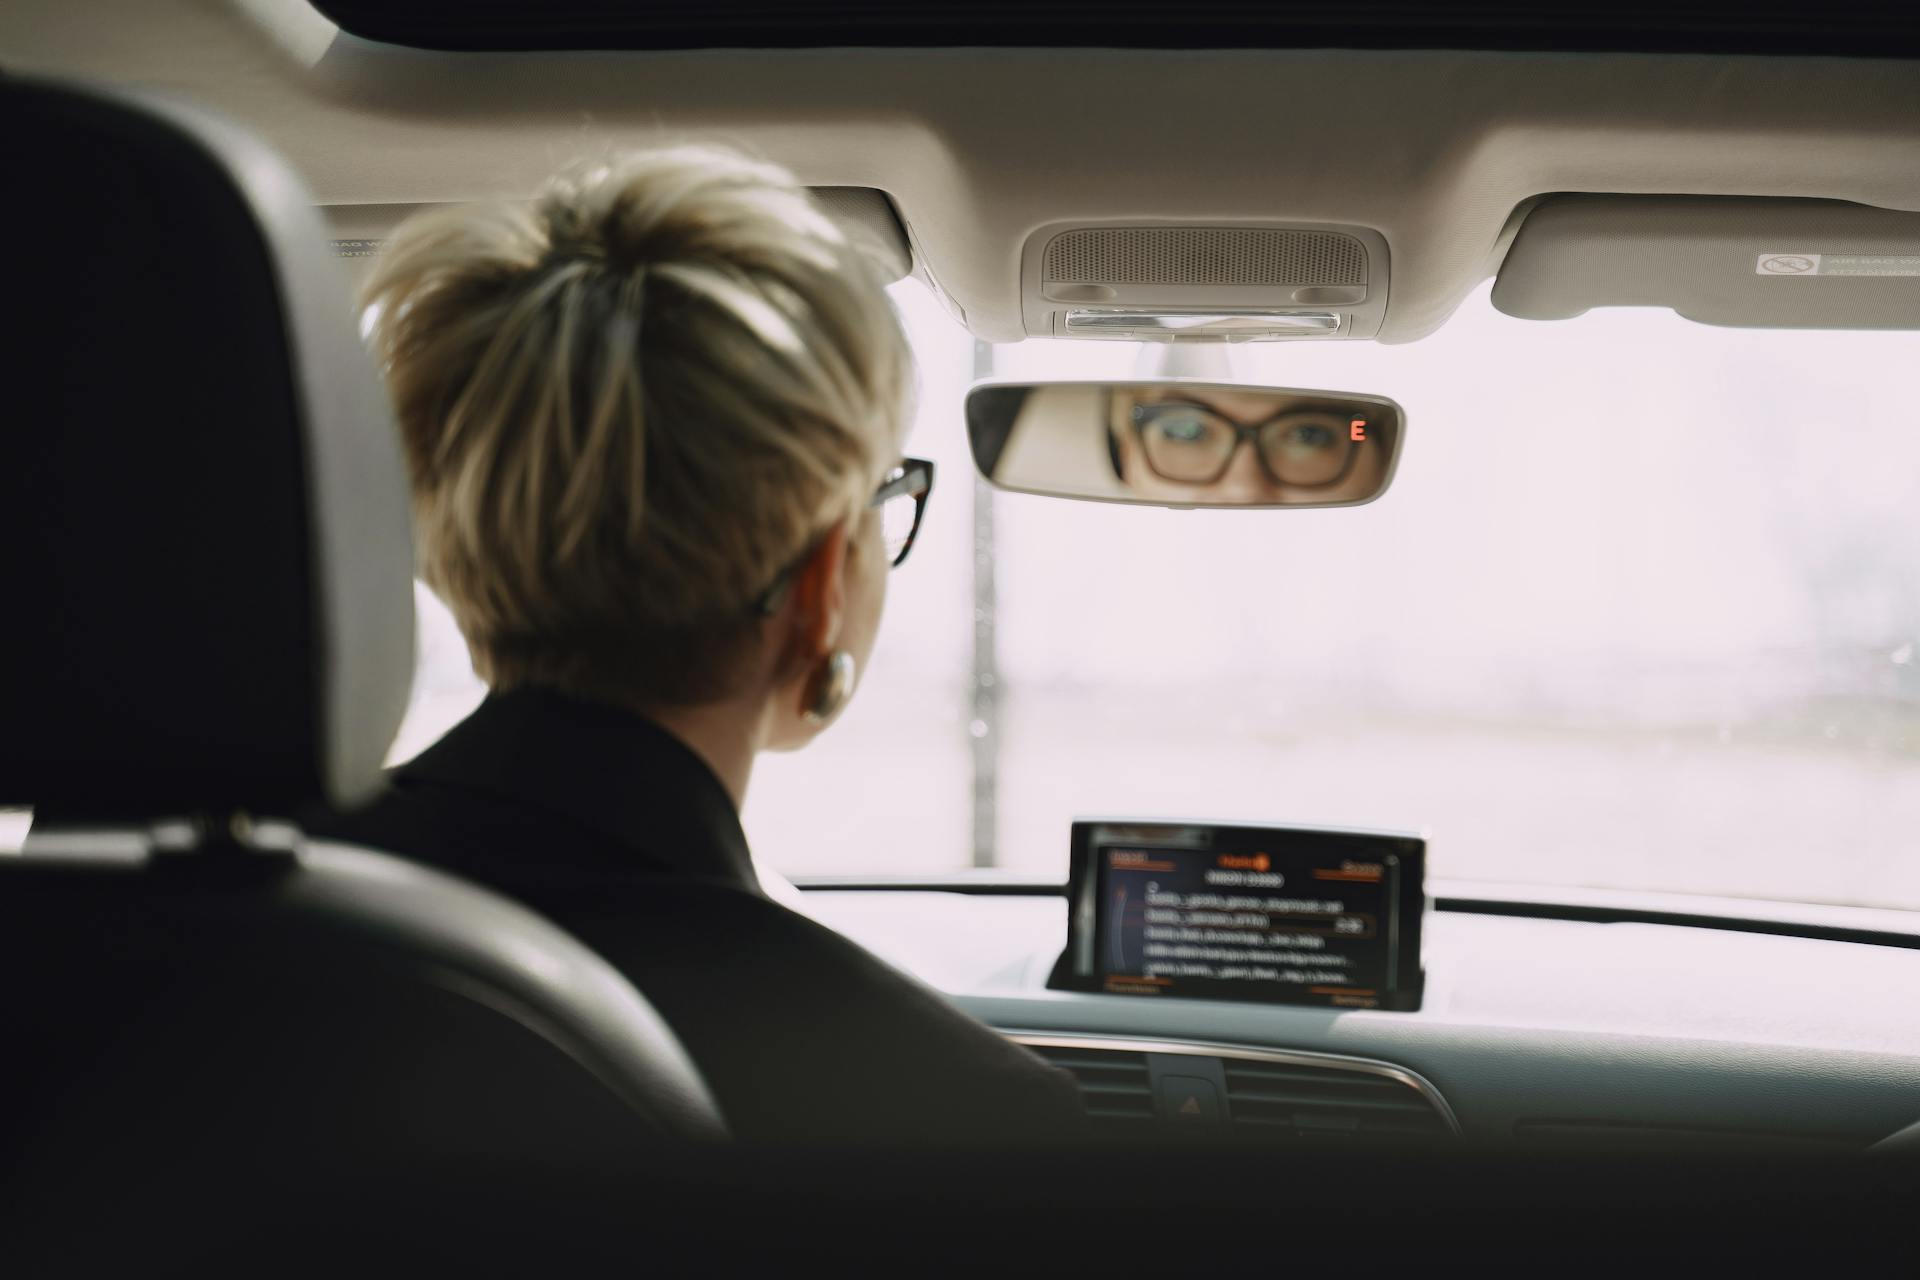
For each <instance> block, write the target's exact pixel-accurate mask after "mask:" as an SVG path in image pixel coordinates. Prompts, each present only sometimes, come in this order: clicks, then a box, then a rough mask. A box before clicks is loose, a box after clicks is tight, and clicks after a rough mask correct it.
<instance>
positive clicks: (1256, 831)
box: [1057, 822, 1426, 1009]
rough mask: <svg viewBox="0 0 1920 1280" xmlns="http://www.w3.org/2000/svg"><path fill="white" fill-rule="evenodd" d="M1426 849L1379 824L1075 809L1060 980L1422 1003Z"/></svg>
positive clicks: (1257, 996) (1225, 996)
mask: <svg viewBox="0 0 1920 1280" xmlns="http://www.w3.org/2000/svg"><path fill="white" fill-rule="evenodd" d="M1425 851H1426V846H1425V843H1424V842H1423V841H1422V840H1420V839H1419V838H1418V837H1416V836H1404V835H1395V834H1375V833H1371V832H1355V831H1323V830H1315V829H1311V828H1300V827H1243V826H1231V825H1222V824H1212V823H1208V824H1159V823H1128V822H1076V823H1075V824H1074V827H1073V884H1072V885H1071V887H1070V888H1071V893H1072V897H1073V917H1072V929H1071V936H1070V939H1069V945H1068V950H1067V956H1066V958H1065V963H1064V964H1063V966H1062V970H1063V972H1062V973H1061V974H1060V975H1057V976H1058V977H1060V978H1062V979H1063V981H1061V982H1060V983H1059V985H1066V986H1070V987H1073V988H1075V989H1079V990H1091V991H1103V992H1108V993H1111V994H1117V995H1138V996H1158V997H1167V996H1175V997H1203V998H1212V999H1220V1000H1259V1001H1269V1002H1273V1001H1278V1002H1284V1003H1288V1004H1317V1005H1330V1006H1335V1007H1343V1008H1361V1009H1417V1008H1419V1004H1420V932H1419V931H1420V913H1421V909H1422V906H1423V904H1424V892H1425V891H1424V887H1423V883H1422V881H1423V875H1422V873H1423V869H1424V868H1423V863H1424V861H1425Z"/></svg>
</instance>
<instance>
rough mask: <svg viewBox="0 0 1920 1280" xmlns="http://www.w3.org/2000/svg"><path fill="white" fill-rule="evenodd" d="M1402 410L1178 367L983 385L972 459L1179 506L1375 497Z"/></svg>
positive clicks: (973, 408) (971, 403) (1018, 482)
mask: <svg viewBox="0 0 1920 1280" xmlns="http://www.w3.org/2000/svg"><path fill="white" fill-rule="evenodd" d="M1403 421H1404V415H1403V414H1402V412H1401V410H1400V406H1399V405H1397V404H1395V403H1394V402H1393V401H1391V400H1388V399H1386V398H1384V397H1381V396H1368V395H1358V394H1351V393H1347V392H1337V391H1298V390H1292V389H1286V388H1278V387H1247V386H1239V385H1234V384H1230V383H1206V382H1198V381H1185V380H1181V379H1170V380H1166V381H1161V382H1134V383H1119V384H1114V383H1087V382H1060V383H1017V384H1016V383H987V384H982V385H981V386H977V387H975V388H974V389H973V390H972V391H971V392H970V393H969V394H968V397H967V431H968V438H969V440H970V442H971V444H972V446H973V456H974V463H975V465H976V466H978V467H979V469H980V473H981V474H982V475H983V476H985V477H986V478H987V479H988V480H990V481H991V482H993V483H994V484H996V485H998V486H999V487H1001V488H1004V489H1012V490H1015V491H1018V492H1022V493H1041V494H1048V495H1051V496H1055V497H1067V498H1092V499H1096V500H1098V501H1103V502H1133V503H1147V504H1155V505H1165V506H1181V507H1339V506H1356V505H1358V504H1360V503H1364V502H1371V501H1372V500H1373V499H1375V498H1377V497H1379V496H1380V495H1381V494H1382V493H1384V492H1385V491H1386V488H1387V485H1388V483H1389V482H1390V481H1391V480H1392V478H1393V470H1394V467H1395V465H1396V464H1397V462H1398V460H1399V447H1400V436H1401V431H1402V424H1403Z"/></svg>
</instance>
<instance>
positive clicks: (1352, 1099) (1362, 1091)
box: [1222, 1058, 1452, 1138]
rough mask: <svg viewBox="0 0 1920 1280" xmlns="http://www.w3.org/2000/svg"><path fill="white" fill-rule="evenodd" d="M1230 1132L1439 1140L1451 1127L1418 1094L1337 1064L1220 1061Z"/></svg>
mask: <svg viewBox="0 0 1920 1280" xmlns="http://www.w3.org/2000/svg"><path fill="white" fill-rule="evenodd" d="M1222 1066H1224V1067H1225V1069H1226V1077H1227V1111H1228V1114H1229V1115H1230V1116H1231V1117H1232V1119H1233V1124H1234V1126H1235V1127H1236V1128H1240V1129H1246V1130H1265V1131H1269V1132H1274V1133H1275V1136H1276V1137H1277V1136H1280V1134H1281V1133H1282V1132H1285V1133H1290V1134H1292V1135H1294V1136H1298V1137H1317V1138H1342V1137H1383V1138H1385V1137H1391V1138H1409V1137H1419V1136H1423V1135H1431V1136H1435V1137H1443V1136H1446V1135H1447V1134H1448V1133H1450V1132H1451V1128H1452V1126H1451V1125H1449V1124H1448V1122H1447V1119H1446V1117H1444V1116H1443V1115H1441V1114H1440V1112H1439V1111H1438V1110H1437V1109H1436V1108H1435V1107H1434V1104H1433V1102H1432V1100H1431V1099H1429V1098H1428V1097H1427V1095H1426V1094H1424V1093H1422V1092H1421V1091H1420V1090H1419V1089H1416V1088H1415V1087H1414V1086H1413V1085H1411V1084H1408V1083H1407V1082H1405V1081H1403V1080H1398V1079H1395V1078H1394V1077H1392V1076H1383V1075H1376V1074H1374V1073H1373V1072H1370V1071H1355V1070H1352V1069H1350V1068H1345V1067H1322V1066H1308V1065H1304V1064H1299V1065H1296V1064H1293V1063H1278V1062H1256V1061H1249V1060H1245V1059H1235V1058H1225V1059H1222Z"/></svg>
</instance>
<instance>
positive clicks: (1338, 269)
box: [1044, 227, 1367, 286]
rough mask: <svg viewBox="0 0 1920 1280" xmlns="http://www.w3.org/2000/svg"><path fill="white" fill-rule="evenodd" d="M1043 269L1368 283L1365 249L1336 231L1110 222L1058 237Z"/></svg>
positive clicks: (1186, 280)
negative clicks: (1125, 224)
mask: <svg viewBox="0 0 1920 1280" xmlns="http://www.w3.org/2000/svg"><path fill="white" fill-rule="evenodd" d="M1044 276H1045V280H1046V281H1047V282H1048V283H1050V284H1051V283H1058V282H1070V283H1074V284H1102V285H1122V284H1156V285H1243V286H1244V285H1364V284H1366V283H1367V250H1366V246H1364V245H1362V244H1361V243H1360V241H1359V240H1358V239H1356V238H1355V237H1353V236H1350V235H1345V234H1343V233H1341V232H1337V231H1284V230H1273V231H1265V230H1245V229H1236V228H1231V227H1105V228H1097V229H1088V230H1084V231H1069V232H1067V233H1066V234H1065V235H1061V236H1056V237H1055V238H1054V239H1053V241H1052V243H1050V244H1048V245H1047V254H1046V263H1045V267H1044Z"/></svg>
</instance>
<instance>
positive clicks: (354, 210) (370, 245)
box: [321, 187, 913, 284]
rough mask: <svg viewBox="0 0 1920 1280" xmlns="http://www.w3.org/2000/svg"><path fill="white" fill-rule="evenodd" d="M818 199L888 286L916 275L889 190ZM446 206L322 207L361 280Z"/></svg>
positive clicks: (848, 191) (818, 192)
mask: <svg viewBox="0 0 1920 1280" xmlns="http://www.w3.org/2000/svg"><path fill="white" fill-rule="evenodd" d="M811 191H812V192H813V198H814V199H815V200H817V201H818V202H819V204H820V207H821V209H823V210H824V211H825V212H826V214H827V216H828V217H830V218H832V219H833V220H834V221H835V222H837V223H839V224H840V226H841V227H842V228H843V229H844V230H845V231H846V233H847V238H848V239H849V240H851V241H852V242H853V244H854V246H855V247H856V248H858V249H859V250H860V251H861V252H862V253H863V254H865V255H866V257H867V258H868V259H869V260H870V261H871V262H872V263H873V265H874V268H875V270H876V271H878V272H879V274H880V278H881V280H882V281H883V282H884V283H886V284H892V283H893V282H894V281H896V280H899V279H902V278H903V277H905V276H907V275H909V274H910V273H911V272H912V271H913V251H912V249H911V248H910V247H909V246H908V242H907V229H906V227H905V226H904V225H902V224H901V221H900V215H899V214H897V213H895V212H894V209H893V201H891V200H889V199H888V198H887V194H886V192H884V191H875V190H873V189H872V188H870V187H813V188H811ZM447 207H448V206H446V205H443V204H340V205H328V206H326V207H324V208H322V209H321V213H322V214H324V215H325V216H326V220H327V225H328V226H329V227H330V228H331V229H332V232H333V252H334V256H336V257H338V258H340V259H341V260H342V261H344V262H345V263H346V265H347V268H348V270H349V272H350V273H351V274H352V275H353V276H354V278H355V279H356V281H357V280H359V279H360V278H362V277H364V276H365V275H366V274H367V273H368V272H370V271H371V270H372V269H373V264H374V261H375V259H377V258H378V257H379V256H380V251H381V249H382V248H383V247H384V246H385V245H386V242H387V238H388V237H389V236H391V235H392V234H393V231H394V228H396V227H398V226H399V225H400V224H401V223H402V222H405V221H406V220H407V219H408V218H410V217H412V216H413V215H414V214H416V213H424V212H426V211H427V210H430V209H444V208H447Z"/></svg>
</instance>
